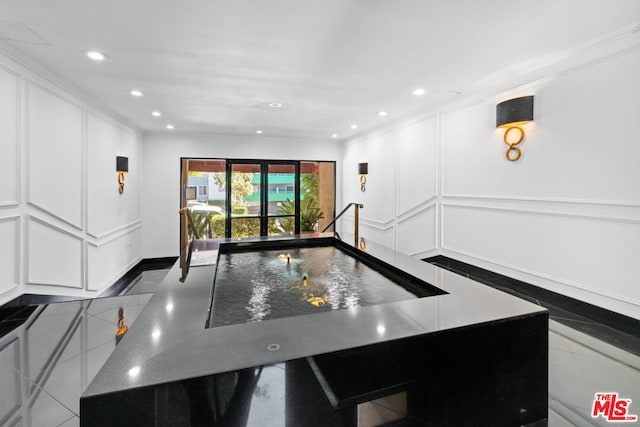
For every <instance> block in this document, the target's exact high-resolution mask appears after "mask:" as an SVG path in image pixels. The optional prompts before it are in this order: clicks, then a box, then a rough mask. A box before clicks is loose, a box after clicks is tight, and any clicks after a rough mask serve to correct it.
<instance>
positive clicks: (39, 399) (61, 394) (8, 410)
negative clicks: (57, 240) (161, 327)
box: [0, 295, 151, 426]
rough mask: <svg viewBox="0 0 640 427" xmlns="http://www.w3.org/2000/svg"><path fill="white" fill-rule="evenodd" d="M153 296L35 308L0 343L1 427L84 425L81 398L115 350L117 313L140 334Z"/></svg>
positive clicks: (75, 302) (58, 304)
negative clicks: (139, 320)
mask: <svg viewBox="0 0 640 427" xmlns="http://www.w3.org/2000/svg"><path fill="white" fill-rule="evenodd" d="M150 298H151V295H138V296H123V297H115V298H104V299H94V300H79V301H71V302H60V303H52V304H45V305H38V306H33V307H31V308H32V309H31V310H30V315H29V316H28V318H27V319H25V321H24V322H23V323H22V324H21V325H20V326H18V327H16V328H14V329H13V330H11V331H10V332H8V333H7V334H6V335H4V336H3V337H2V338H0V425H3V426H4V425H8V426H14V425H15V426H58V425H60V426H73V425H79V415H80V400H79V397H80V395H81V394H82V392H83V391H84V390H85V389H86V387H87V385H88V384H89V383H90V382H91V381H92V380H93V378H94V377H95V375H96V374H97V373H98V371H99V370H100V368H101V367H102V365H103V364H104V362H105V360H107V358H108V357H109V356H110V355H111V353H112V352H113V350H114V349H115V348H116V336H115V335H116V330H117V323H118V310H119V308H120V307H122V308H123V309H124V314H125V323H126V324H127V325H128V326H129V327H130V328H131V329H135V320H136V318H137V316H138V315H139V314H140V312H142V310H143V308H144V306H145V304H146V303H147V302H148V301H149V299H150Z"/></svg>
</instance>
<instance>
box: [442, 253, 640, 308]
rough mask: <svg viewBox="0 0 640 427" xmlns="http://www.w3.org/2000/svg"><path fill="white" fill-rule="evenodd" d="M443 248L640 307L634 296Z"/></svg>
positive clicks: (639, 302) (639, 301)
mask: <svg viewBox="0 0 640 427" xmlns="http://www.w3.org/2000/svg"><path fill="white" fill-rule="evenodd" d="M443 249H445V250H446V251H447V252H449V253H453V254H459V255H463V256H465V257H469V258H473V259H477V260H480V261H483V262H486V263H488V264H491V265H494V266H499V267H505V268H508V269H509V270H513V271H517V272H520V273H524V274H526V275H528V276H532V277H537V278H540V279H544V280H547V281H550V282H555V283H558V284H560V285H564V286H568V287H571V288H575V289H578V290H581V291H585V292H589V293H592V294H596V295H600V296H602V297H606V298H611V299H615V300H617V301H621V302H624V303H627V304H633V305H636V306H638V307H640V300H636V299H633V298H628V297H625V296H622V295H617V294H615V293H604V292H601V291H599V290H597V289H593V288H590V287H587V286H584V285H582V284H579V283H576V282H572V281H569V280H565V279H561V278H559V277H555V276H551V275H548V274H544V273H541V272H539V271H534V270H529V269H526V268H522V267H520V266H516V265H512V264H509V263H504V262H501V261H497V260H492V259H491V258H488V257H484V256H482V255H478V254H473V253H470V252H466V251H464V250H459V249H453V248H449V247H444V248H443Z"/></svg>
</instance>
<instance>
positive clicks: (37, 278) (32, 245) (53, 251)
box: [25, 215, 85, 289]
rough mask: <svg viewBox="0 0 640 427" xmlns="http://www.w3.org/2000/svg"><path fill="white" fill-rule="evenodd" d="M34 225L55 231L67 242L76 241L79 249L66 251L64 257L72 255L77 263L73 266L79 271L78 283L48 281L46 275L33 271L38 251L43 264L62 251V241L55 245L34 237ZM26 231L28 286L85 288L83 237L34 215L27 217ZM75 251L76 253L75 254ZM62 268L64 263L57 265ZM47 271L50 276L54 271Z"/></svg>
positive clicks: (53, 279)
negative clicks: (43, 260) (49, 256)
mask: <svg viewBox="0 0 640 427" xmlns="http://www.w3.org/2000/svg"><path fill="white" fill-rule="evenodd" d="M34 224H38V225H39V226H42V227H44V228H45V229H48V230H51V231H54V232H55V233H57V234H58V236H62V237H63V239H67V240H69V239H71V240H72V241H75V242H76V243H77V247H76V248H75V249H71V250H66V251H65V253H64V255H67V256H68V255H69V254H70V255H71V256H72V257H73V259H74V260H75V262H77V265H75V266H72V267H74V268H75V269H77V271H76V273H78V276H77V281H76V282H73V281H72V280H65V281H61V280H57V279H55V278H52V279H47V278H44V276H45V274H43V273H42V272H38V273H36V272H34V271H33V269H34V268H35V261H34V258H36V255H35V254H34V252H36V251H38V252H39V253H38V254H37V255H38V256H39V257H40V258H41V259H39V260H38V261H39V262H42V259H43V258H44V259H45V260H46V259H47V258H48V255H51V256H53V255H60V254H59V253H58V252H60V250H61V241H59V242H58V244H55V245H53V244H52V243H51V242H43V241H42V240H41V239H40V240H37V239H36V237H35V236H34ZM26 230H27V245H28V250H27V252H26V258H25V268H26V273H27V274H26V283H27V284H28V285H47V286H60V287H67V288H80V289H82V288H84V283H83V277H84V268H85V266H84V263H83V262H82V261H83V256H82V251H83V240H82V237H79V236H77V235H75V234H74V233H71V232H69V231H67V230H64V229H63V228H60V227H57V226H55V225H53V224H50V223H48V222H47V221H45V220H43V219H41V218H38V217H35V216H32V215H27V216H26ZM47 243H48V244H47ZM41 245H42V246H44V247H42V248H41V247H40V246H41ZM47 246H49V247H47ZM69 246H76V245H69ZM65 249H69V248H65ZM74 251H75V253H73V252H74ZM45 252H46V254H45ZM62 267H63V264H62V263H60V264H58V265H56V269H57V268H62ZM47 270H48V271H47V274H49V273H50V272H51V271H52V270H54V269H47ZM54 273H55V272H53V273H51V274H52V276H53V274H54Z"/></svg>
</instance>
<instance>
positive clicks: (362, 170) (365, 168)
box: [358, 163, 369, 193]
mask: <svg viewBox="0 0 640 427" xmlns="http://www.w3.org/2000/svg"><path fill="white" fill-rule="evenodd" d="M358 173H359V174H360V191H362V192H363V193H364V192H365V190H366V183H367V174H368V173H369V163H358Z"/></svg>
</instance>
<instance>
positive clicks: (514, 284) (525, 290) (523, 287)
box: [423, 255, 640, 337]
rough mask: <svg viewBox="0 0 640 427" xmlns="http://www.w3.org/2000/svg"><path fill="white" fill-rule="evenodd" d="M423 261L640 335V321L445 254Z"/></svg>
mask: <svg viewBox="0 0 640 427" xmlns="http://www.w3.org/2000/svg"><path fill="white" fill-rule="evenodd" d="M423 261H426V262H428V263H431V264H434V265H437V266H438V267H442V268H445V269H447V270H449V271H452V272H454V273H457V274H460V275H463V276H465V277H469V278H470V279H473V280H475V281H478V282H480V283H483V284H485V285H488V286H491V287H493V288H496V289H499V290H501V291H503V292H507V293H510V294H513V295H516V296H518V297H520V298H523V299H526V300H529V301H531V302H536V303H538V304H540V305H543V306H545V307H546V308H548V309H549V310H550V313H551V314H552V310H553V307H557V308H559V309H561V310H564V311H567V312H571V313H574V314H577V315H579V316H582V317H585V318H587V319H590V320H592V321H595V322H598V323H601V324H603V325H606V326H609V327H611V328H614V329H616V330H618V331H620V332H623V333H626V334H630V335H633V336H636V337H638V336H640V320H637V319H634V318H632V317H629V316H625V315H624V314H620V313H616V312H615V311H611V310H607V309H606V308H602V307H598V306H596V305H593V304H589V303H587V302H584V301H580V300H577V299H575V298H571V297H568V296H566V295H562V294H559V293H557V292H553V291H550V290H548V289H544V288H541V287H538V286H535V285H532V284H530V283H527V282H523V281H521V280H517V279H514V278H511V277H508V276H505V275H502V274H499V273H495V272H493V271H490V270H487V269H484V268H481V267H476V266H475V265H472V264H468V263H466V262H463V261H459V260H457V259H454V258H450V257H447V256H445V255H436V256H432V257H429V258H424V259H423Z"/></svg>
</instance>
